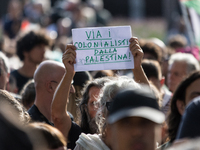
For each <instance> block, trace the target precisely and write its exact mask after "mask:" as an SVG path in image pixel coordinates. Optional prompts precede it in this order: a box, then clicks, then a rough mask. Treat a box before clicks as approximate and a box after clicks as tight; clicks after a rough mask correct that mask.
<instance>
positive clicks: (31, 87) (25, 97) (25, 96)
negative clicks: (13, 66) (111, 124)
mask: <svg viewBox="0 0 200 150" xmlns="http://www.w3.org/2000/svg"><path fill="white" fill-rule="evenodd" d="M20 95H21V96H22V104H23V105H24V107H25V108H26V109H27V110H28V109H29V108H30V107H31V104H33V103H34V100H35V83H34V81H33V80H30V81H28V82H27V83H26V84H25V85H24V87H23V89H22V92H21V94H20Z"/></svg>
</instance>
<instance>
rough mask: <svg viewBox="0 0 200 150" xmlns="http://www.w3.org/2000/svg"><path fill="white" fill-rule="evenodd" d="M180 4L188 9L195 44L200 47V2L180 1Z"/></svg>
mask: <svg viewBox="0 0 200 150" xmlns="http://www.w3.org/2000/svg"><path fill="white" fill-rule="evenodd" d="M180 2H181V4H183V5H184V6H185V7H186V8H187V9H188V13H189V16H190V20H191V22H190V23H191V26H192V30H193V34H194V39H195V43H196V45H197V46H198V47H200V0H180Z"/></svg>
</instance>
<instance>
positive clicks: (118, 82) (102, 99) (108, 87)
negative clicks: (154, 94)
mask: <svg viewBox="0 0 200 150" xmlns="http://www.w3.org/2000/svg"><path fill="white" fill-rule="evenodd" d="M129 88H131V89H139V88H140V84H138V83H136V82H135V81H134V80H133V79H131V78H128V77H125V76H121V77H116V78H115V80H113V81H111V82H108V83H106V84H105V85H104V87H103V88H102V89H101V93H100V95H99V98H98V101H97V104H98V106H99V109H98V111H97V113H96V117H95V119H96V124H97V126H98V132H99V133H101V134H103V131H104V126H105V118H106V117H107V114H108V111H107V108H106V102H109V101H112V98H114V96H115V95H116V94H117V93H118V92H119V91H121V90H123V89H129Z"/></svg>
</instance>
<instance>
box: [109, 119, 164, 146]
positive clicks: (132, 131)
mask: <svg viewBox="0 0 200 150" xmlns="http://www.w3.org/2000/svg"><path fill="white" fill-rule="evenodd" d="M107 133H108V139H110V143H109V145H110V147H111V149H112V150H154V149H156V142H157V141H158V140H160V138H161V128H160V126H159V125H158V124H156V123H154V122H152V121H150V120H147V119H144V118H141V117H128V118H124V119H121V120H120V121H118V122H116V123H114V124H111V125H108V128H107ZM158 142H159V141H158Z"/></svg>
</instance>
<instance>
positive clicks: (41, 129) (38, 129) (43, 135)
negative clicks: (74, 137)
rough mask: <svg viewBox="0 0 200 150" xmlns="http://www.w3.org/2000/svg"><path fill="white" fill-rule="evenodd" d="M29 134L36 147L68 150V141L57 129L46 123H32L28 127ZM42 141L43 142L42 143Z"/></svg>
mask: <svg viewBox="0 0 200 150" xmlns="http://www.w3.org/2000/svg"><path fill="white" fill-rule="evenodd" d="M27 133H28V135H29V136H30V139H31V140H32V141H33V143H34V145H40V144H44V145H46V146H47V149H51V150H53V149H55V150H58V149H59V150H66V146H67V143H66V139H65V137H64V136H63V135H62V133H61V132H60V131H59V130H58V129H57V128H55V127H53V126H50V125H48V124H45V123H39V122H36V123H30V124H29V125H28V126H27ZM41 140H42V141H41Z"/></svg>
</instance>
